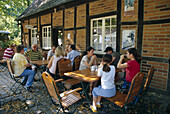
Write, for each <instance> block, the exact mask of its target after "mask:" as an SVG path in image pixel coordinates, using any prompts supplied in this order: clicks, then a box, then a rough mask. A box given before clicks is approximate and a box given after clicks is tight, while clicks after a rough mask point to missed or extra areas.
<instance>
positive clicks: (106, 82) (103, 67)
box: [90, 54, 116, 112]
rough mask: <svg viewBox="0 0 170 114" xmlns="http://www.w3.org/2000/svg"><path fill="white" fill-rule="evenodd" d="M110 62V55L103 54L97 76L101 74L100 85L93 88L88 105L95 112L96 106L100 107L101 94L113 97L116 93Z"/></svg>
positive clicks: (113, 71) (113, 73)
mask: <svg viewBox="0 0 170 114" xmlns="http://www.w3.org/2000/svg"><path fill="white" fill-rule="evenodd" d="M111 62H112V56H111V55H110V54H105V55H104V56H103V59H102V62H101V64H100V66H99V69H98V76H101V86H98V87H95V88H94V89H93V92H92V93H93V105H92V106H90V108H91V110H92V111H93V112H97V107H98V108H100V107H101V106H100V100H101V96H103V97H113V96H114V95H115V94H116V87H115V83H114V79H115V67H114V65H110V63H111Z"/></svg>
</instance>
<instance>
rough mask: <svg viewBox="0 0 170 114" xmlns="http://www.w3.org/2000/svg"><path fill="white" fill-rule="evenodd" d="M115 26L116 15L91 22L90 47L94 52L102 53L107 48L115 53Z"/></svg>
mask: <svg viewBox="0 0 170 114" xmlns="http://www.w3.org/2000/svg"><path fill="white" fill-rule="evenodd" d="M116 24H117V18H116V15H115V16H110V17H103V18H96V19H92V20H91V42H90V45H91V46H92V47H93V48H95V49H96V50H95V51H96V52H103V51H104V50H105V48H106V47H108V46H111V47H112V48H113V50H114V51H116Z"/></svg>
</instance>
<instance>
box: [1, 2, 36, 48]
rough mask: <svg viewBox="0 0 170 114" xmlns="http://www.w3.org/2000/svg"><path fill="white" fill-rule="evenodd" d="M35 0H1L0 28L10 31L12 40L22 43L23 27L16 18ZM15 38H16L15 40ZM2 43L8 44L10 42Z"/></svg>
mask: <svg viewBox="0 0 170 114" xmlns="http://www.w3.org/2000/svg"><path fill="white" fill-rule="evenodd" d="M32 2H33V0H1V1H0V30H4V31H8V32H10V35H9V37H10V41H7V42H14V43H21V42H20V41H21V40H20V39H21V35H20V32H21V28H20V26H18V23H17V22H16V21H15V19H16V18H17V17H18V16H19V15H21V13H22V12H23V11H24V10H25V9H26V8H27V7H28V6H29V5H30V3H32ZM13 39H15V40H13ZM7 42H5V44H2V45H1V46H6V44H8V43H7Z"/></svg>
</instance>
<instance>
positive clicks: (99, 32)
mask: <svg viewBox="0 0 170 114" xmlns="http://www.w3.org/2000/svg"><path fill="white" fill-rule="evenodd" d="M98 35H102V27H100V28H98Z"/></svg>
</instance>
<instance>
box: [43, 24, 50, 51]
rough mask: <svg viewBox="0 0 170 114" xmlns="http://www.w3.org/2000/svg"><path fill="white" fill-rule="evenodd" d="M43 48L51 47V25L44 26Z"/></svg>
mask: <svg viewBox="0 0 170 114" xmlns="http://www.w3.org/2000/svg"><path fill="white" fill-rule="evenodd" d="M49 29H50V30H49ZM42 48H43V49H51V26H44V27H42Z"/></svg>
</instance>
